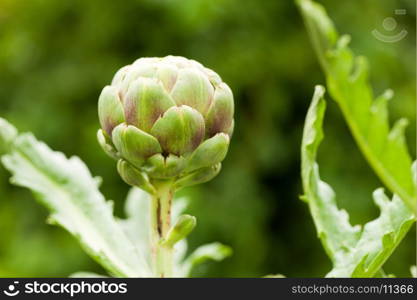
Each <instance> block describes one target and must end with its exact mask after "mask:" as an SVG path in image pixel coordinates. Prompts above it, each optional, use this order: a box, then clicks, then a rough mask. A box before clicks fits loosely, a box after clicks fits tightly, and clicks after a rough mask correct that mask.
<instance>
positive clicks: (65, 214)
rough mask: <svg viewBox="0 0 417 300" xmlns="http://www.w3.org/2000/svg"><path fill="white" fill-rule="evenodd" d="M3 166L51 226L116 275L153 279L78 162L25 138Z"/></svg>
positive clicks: (16, 145)
mask: <svg viewBox="0 0 417 300" xmlns="http://www.w3.org/2000/svg"><path fill="white" fill-rule="evenodd" d="M2 162H3V164H4V165H5V167H6V168H7V169H8V170H9V171H10V172H11V173H12V174H13V177H12V179H11V181H12V183H14V184H16V185H19V186H22V187H26V188H28V189H30V190H31V191H32V192H33V193H34V194H35V196H36V198H37V199H38V200H39V202H40V203H42V204H43V205H44V206H46V207H47V208H48V210H49V211H50V213H51V216H50V220H51V221H52V222H54V223H56V224H59V225H60V226H62V227H63V228H65V229H66V230H68V231H69V232H70V233H71V234H72V235H74V236H75V237H76V238H77V239H78V240H79V242H80V243H81V245H82V246H83V248H84V249H85V250H86V252H87V253H88V254H89V255H90V256H92V257H93V258H94V259H95V260H97V262H99V263H100V264H101V265H102V266H103V267H105V268H106V269H107V270H108V271H109V272H110V273H111V274H113V275H115V276H121V277H147V276H149V275H150V269H149V266H148V265H147V263H146V261H145V259H144V257H143V254H142V253H139V252H138V251H137V249H136V248H135V247H134V245H133V244H132V242H131V241H130V240H129V239H128V238H127V236H126V235H125V233H124V232H123V230H122V228H121V227H120V226H119V225H118V224H117V222H116V220H115V218H114V217H113V210H112V205H111V203H109V202H106V200H105V199H104V197H103V196H102V194H101V193H100V192H99V190H98V181H97V180H96V179H95V178H93V177H92V176H91V174H90V172H89V170H88V168H87V167H86V166H85V164H84V163H83V162H82V161H81V160H80V159H79V158H78V157H71V158H70V159H67V158H66V157H65V156H64V155H63V154H62V153H60V152H54V151H52V150H51V149H50V148H49V147H48V146H47V145H45V144H44V143H42V142H39V141H37V140H36V139H35V138H34V137H33V136H32V135H31V134H22V135H19V136H18V138H17V139H16V140H15V142H14V143H13V147H12V149H11V152H10V153H9V154H8V155H5V156H3V158H2Z"/></svg>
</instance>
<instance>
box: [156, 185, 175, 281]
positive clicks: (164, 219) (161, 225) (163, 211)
mask: <svg viewBox="0 0 417 300" xmlns="http://www.w3.org/2000/svg"><path fill="white" fill-rule="evenodd" d="M153 185H154V186H155V190H156V192H155V194H154V195H153V196H152V205H151V218H150V221H151V242H152V261H153V266H154V272H155V274H156V276H158V277H172V275H173V274H172V273H173V272H172V268H173V263H172V257H173V253H172V252H173V249H172V247H168V246H164V245H163V241H164V239H165V238H166V236H167V234H168V231H169V229H170V228H171V206H172V199H173V196H174V189H173V184H172V182H171V181H158V182H153Z"/></svg>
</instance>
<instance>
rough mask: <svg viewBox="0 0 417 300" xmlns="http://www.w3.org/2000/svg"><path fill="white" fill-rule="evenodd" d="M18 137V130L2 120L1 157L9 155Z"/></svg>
mask: <svg viewBox="0 0 417 300" xmlns="http://www.w3.org/2000/svg"><path fill="white" fill-rule="evenodd" d="M16 137H17V130H16V128H15V127H14V126H13V125H12V124H10V123H9V122H7V121H6V120H5V119H3V118H0V155H2V154H4V153H7V152H8V151H9V150H10V147H11V145H12V143H13V141H14V140H15V139H16Z"/></svg>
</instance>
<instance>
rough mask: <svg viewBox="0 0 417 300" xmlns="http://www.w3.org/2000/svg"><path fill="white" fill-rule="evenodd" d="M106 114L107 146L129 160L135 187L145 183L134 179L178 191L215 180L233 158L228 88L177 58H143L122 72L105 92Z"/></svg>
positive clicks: (126, 173)
mask: <svg viewBox="0 0 417 300" xmlns="http://www.w3.org/2000/svg"><path fill="white" fill-rule="evenodd" d="M98 112H99V119H100V124H101V128H102V130H100V131H99V132H98V134H97V138H98V140H99V143H100V145H101V147H102V148H103V150H104V151H105V152H106V153H107V154H108V155H109V156H111V157H113V158H116V159H121V160H120V161H119V164H118V169H119V172H120V173H121V176H122V177H123V179H124V180H125V181H126V182H128V183H129V184H131V185H137V184H141V185H143V182H142V181H143V180H142V179H137V180H135V179H134V178H133V176H134V174H136V175H137V174H142V177H143V178H146V179H147V180H148V181H147V182H148V183H149V184H151V183H152V181H153V180H160V179H166V180H171V181H173V182H177V183H178V184H177V186H178V187H183V186H187V185H192V184H197V183H199V182H204V181H208V180H210V179H211V178H213V177H214V176H215V175H217V173H218V172H219V170H220V163H221V162H222V161H223V160H224V158H225V157H226V154H227V151H228V147H229V142H230V137H231V134H232V131H233V124H234V121H233V115H234V103H233V94H232V91H231V90H230V88H229V87H228V86H227V84H225V83H224V82H223V81H222V79H221V78H220V76H219V75H217V74H216V73H215V72H214V71H212V70H210V69H207V68H205V67H204V66H202V65H201V64H200V63H198V62H196V61H193V60H188V59H186V58H184V57H176V56H167V57H164V58H141V59H138V60H136V61H135V62H134V63H133V64H131V65H128V66H125V67H123V68H121V69H120V70H119V71H118V72H117V73H116V75H115V76H114V78H113V81H112V83H111V85H109V86H106V87H105V88H104V89H103V91H102V93H101V95H100V97H99V104H98ZM122 173H123V174H122ZM138 176H139V175H138ZM139 177H140V176H139Z"/></svg>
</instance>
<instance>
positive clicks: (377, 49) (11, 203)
mask: <svg viewBox="0 0 417 300" xmlns="http://www.w3.org/2000/svg"><path fill="white" fill-rule="evenodd" d="M320 2H321V3H323V4H324V5H325V6H326V7H327V9H328V11H329V13H330V15H331V17H332V19H333V20H334V21H335V23H336V25H337V27H338V29H339V31H341V32H343V33H350V34H351V35H352V39H353V41H352V47H353V49H354V50H355V52H356V53H359V54H364V55H366V56H368V58H369V59H370V64H371V69H372V73H371V76H372V82H373V84H374V87H375V92H376V93H377V94H379V93H381V92H382V91H383V90H384V89H385V88H388V87H392V88H393V89H394V90H395V92H396V97H395V99H394V100H393V101H391V102H390V111H391V120H394V119H396V118H398V117H400V116H403V117H407V118H408V119H409V120H410V123H411V124H415V112H416V107H415V83H414V82H415V17H416V16H415V1H412V0H408V1H406V0H404V1H399V0H397V1H394V0H384V1H381V0H349V1H343V2H341V1H331V0H326V1H324V0H323V1H320ZM398 8H400V9H406V10H407V15H405V16H396V19H397V21H398V28H397V31H399V30H401V29H402V28H404V29H406V30H407V31H408V32H409V34H408V36H407V37H406V38H405V39H404V40H402V41H400V42H398V43H395V44H386V43H383V42H381V41H378V40H376V39H375V38H374V37H373V36H372V34H371V31H372V30H373V29H378V30H380V31H381V32H382V33H386V34H387V32H384V29H383V27H382V21H383V20H384V18H386V17H390V16H395V15H394V10H395V9H398ZM390 34H392V33H390ZM168 54H174V55H182V56H186V57H188V58H193V59H196V60H198V61H200V62H201V63H203V64H204V65H206V66H208V67H210V68H212V69H214V70H216V71H217V72H218V73H219V74H220V75H221V76H222V78H223V79H224V80H225V81H226V82H227V83H228V84H229V85H230V86H231V88H232V89H233V91H234V94H235V100H236V129H235V135H234V137H233V140H232V144H231V148H230V153H229V155H228V157H227V158H226V160H225V162H224V164H223V171H222V172H221V173H220V175H219V176H218V177H217V178H216V179H214V180H213V181H212V182H210V183H207V184H204V185H201V186H198V187H196V188H193V189H190V190H188V191H187V193H189V194H191V195H192V197H193V201H192V203H191V207H190V210H189V212H190V213H191V214H194V215H196V216H197V217H198V221H199V224H198V226H197V229H196V230H195V231H194V233H193V234H192V235H191V238H190V248H191V249H193V248H195V247H196V246H198V245H200V244H203V243H207V242H211V241H220V242H222V243H225V244H228V245H230V246H232V247H233V249H234V255H233V257H231V258H229V259H227V260H225V261H224V262H221V263H208V264H205V265H204V266H202V267H201V268H199V269H198V270H197V271H196V273H195V276H216V277H229V276H234V277H242V276H244V277H247V276H251V277H252V276H263V275H266V274H271V273H282V274H284V275H286V276H289V277H310V276H323V275H324V274H325V273H326V272H327V271H329V270H330V267H331V266H330V262H329V260H328V258H327V257H326V255H325V253H324V251H323V249H322V247H321V245H320V243H319V241H318V240H317V238H316V233H315V229H314V226H313V223H312V221H311V218H310V216H309V213H308V210H307V207H306V205H305V204H304V203H303V202H301V201H300V200H299V198H298V197H299V195H300V194H301V193H302V190H301V186H300V178H299V177H300V174H299V169H300V158H299V157H300V153H299V148H300V141H301V135H302V128H303V121H304V117H305V113H306V110H307V108H308V105H309V102H310V99H311V95H312V93H313V87H314V85H315V84H318V83H324V79H323V75H322V72H321V70H320V69H319V66H318V63H317V61H316V58H315V56H314V53H313V51H312V48H311V45H310V43H309V40H308V37H307V35H306V32H305V29H304V26H303V23H302V20H301V18H300V16H299V14H298V11H297V9H296V7H295V5H294V3H293V1H290V0H285V1H284V0H280V1H258V0H246V1H239V0H141V1H140V0H129V1H112V0H90V1H83V0H62V1H54V0H0V116H1V117H4V118H7V119H8V120H9V121H11V122H12V123H14V124H15V125H16V126H17V127H18V128H19V130H21V131H32V132H34V134H35V135H36V136H37V137H38V138H39V139H41V140H44V141H45V142H46V143H47V144H49V145H50V146H51V147H52V148H53V149H55V150H59V151H62V152H64V153H65V154H66V155H67V156H71V155H77V156H79V157H81V158H82V159H83V160H84V161H85V162H86V163H87V165H88V166H89V167H90V169H91V171H92V173H93V174H94V175H99V176H102V177H103V179H104V184H103V186H102V189H101V190H102V191H103V193H104V194H105V195H106V197H107V198H108V199H114V200H115V202H116V213H117V214H119V215H121V211H122V207H123V201H124V197H125V195H126V193H127V191H128V186H127V185H126V184H124V183H123V182H122V181H121V179H120V178H119V177H118V175H117V172H116V166H115V163H114V162H113V160H111V159H110V158H108V157H107V156H106V155H105V154H104V153H103V152H102V151H101V149H100V148H99V145H98V144H97V142H96V138H95V134H96V130H97V129H98V126H99V124H98V118H97V111H96V109H97V108H96V106H97V98H98V95H99V93H100V91H101V89H102V87H103V86H104V85H106V84H108V83H109V81H110V80H111V78H112V76H113V74H114V73H115V71H116V70H118V69H119V68H120V67H122V66H124V65H126V64H129V63H131V62H133V61H134V60H135V59H136V58H138V57H142V56H165V55H168ZM325 133H326V138H325V140H324V143H323V146H322V148H321V150H320V160H319V162H320V165H321V173H322V178H323V179H324V180H326V181H327V182H329V183H330V184H331V185H332V186H333V187H334V188H335V190H336V192H337V194H338V199H339V203H340V206H341V207H344V208H346V209H347V210H348V211H349V212H350V213H351V220H352V222H353V223H355V224H356V223H363V222H366V221H368V220H371V219H372V218H375V217H376V216H377V215H378V211H377V210H376V208H375V207H374V205H373V203H372V201H371V193H372V191H373V190H374V189H375V188H377V187H379V186H381V183H380V181H379V180H378V179H377V178H376V177H375V175H374V174H373V172H372V171H371V170H370V169H369V167H368V166H367V164H366V162H365V161H364V159H363V158H362V156H361V154H360V153H359V152H358V150H357V148H356V145H355V144H354V142H353V140H352V138H351V136H350V133H349V132H348V130H347V128H346V125H345V123H344V121H343V119H342V116H341V113H340V111H339V109H338V107H337V106H336V104H335V103H334V102H329V108H328V111H327V115H326V119H325ZM415 134H416V132H415V128H414V126H410V128H409V129H408V130H407V137H408V142H409V145H410V149H411V151H412V153H415ZM413 156H414V155H413ZM8 177H9V174H8V173H7V172H6V171H5V170H4V168H0V277H17V276H26V277H31V276H32V277H33V276H36V277H38V276H45V277H52V276H61V277H65V276H68V275H69V274H71V273H73V272H75V271H78V270H89V271H96V272H103V271H102V270H101V269H100V267H98V265H97V264H96V263H94V262H93V261H92V260H91V259H90V258H89V257H87V256H86V255H85V254H84V253H83V252H82V250H81V248H80V247H79V246H78V244H77V242H76V241H75V239H73V238H72V237H71V236H70V235H69V234H67V233H66V232H65V231H64V230H62V229H61V228H57V227H52V226H49V225H47V224H46V223H45V218H46V216H47V212H46V209H44V208H43V207H41V206H40V205H38V204H37V203H36V202H35V201H34V200H33V197H32V195H31V194H30V193H29V192H28V191H26V190H23V189H20V188H17V187H14V186H12V185H10V184H9V183H8ZM415 252H416V240H415V232H410V234H409V235H408V236H407V238H406V239H405V241H404V242H403V243H402V245H401V246H400V247H399V248H398V250H397V251H396V253H395V254H394V255H393V256H392V258H391V259H390V260H389V261H388V263H387V265H386V267H385V270H386V272H388V273H395V274H396V275H398V276H409V267H410V264H411V263H412V262H413V261H414V258H415Z"/></svg>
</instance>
